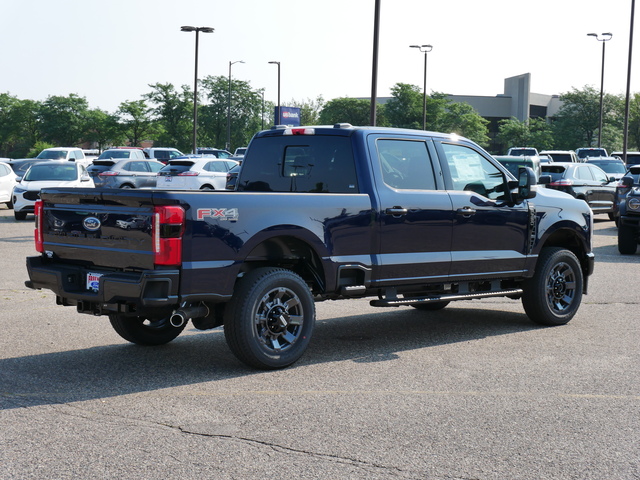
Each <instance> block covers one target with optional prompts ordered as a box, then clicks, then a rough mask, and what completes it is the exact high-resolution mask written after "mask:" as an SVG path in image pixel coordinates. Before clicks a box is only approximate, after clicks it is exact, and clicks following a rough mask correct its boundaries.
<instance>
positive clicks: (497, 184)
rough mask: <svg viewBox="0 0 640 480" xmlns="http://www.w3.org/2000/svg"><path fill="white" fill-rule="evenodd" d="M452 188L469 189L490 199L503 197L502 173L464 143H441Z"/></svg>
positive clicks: (503, 180) (503, 182)
mask: <svg viewBox="0 0 640 480" xmlns="http://www.w3.org/2000/svg"><path fill="white" fill-rule="evenodd" d="M442 149H443V151H444V155H445V158H446V159H447V164H448V166H449V172H450V175H451V182H452V186H451V187H452V189H453V190H464V191H471V192H475V193H477V194H480V195H482V196H484V197H487V198H490V199H492V200H498V199H502V198H504V194H505V192H504V184H505V179H504V175H503V173H502V172H501V171H500V170H499V169H498V167H496V166H495V165H494V164H492V163H491V162H490V161H489V160H487V159H486V158H485V157H483V156H482V155H480V154H479V153H478V152H476V151H475V150H472V149H471V148H469V147H466V146H464V145H454V144H447V143H443V144H442Z"/></svg>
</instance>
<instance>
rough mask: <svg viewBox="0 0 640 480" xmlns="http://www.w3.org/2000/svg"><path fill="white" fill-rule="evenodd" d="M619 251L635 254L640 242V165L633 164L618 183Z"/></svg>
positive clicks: (625, 253) (624, 253)
mask: <svg viewBox="0 0 640 480" xmlns="http://www.w3.org/2000/svg"><path fill="white" fill-rule="evenodd" d="M618 214H619V217H618V251H619V252H620V253H622V254H623V255H633V254H634V253H636V251H637V250H638V242H640V165H637V166H632V167H631V168H630V169H629V172H628V173H627V174H626V175H625V176H624V177H622V179H621V180H620V184H619V185H618Z"/></svg>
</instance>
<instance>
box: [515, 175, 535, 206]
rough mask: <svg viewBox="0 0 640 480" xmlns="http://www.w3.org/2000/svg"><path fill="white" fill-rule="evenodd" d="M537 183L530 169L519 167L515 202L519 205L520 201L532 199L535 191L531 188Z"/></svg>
mask: <svg viewBox="0 0 640 480" xmlns="http://www.w3.org/2000/svg"><path fill="white" fill-rule="evenodd" d="M536 183H537V180H536V174H535V172H534V171H533V170H532V169H531V168H530V167H520V168H519V169H518V190H517V193H516V194H515V196H514V197H515V198H514V200H515V202H516V203H520V202H521V201H522V200H526V199H528V198H534V197H535V196H536V191H535V190H534V189H533V186H534V185H535V184H536Z"/></svg>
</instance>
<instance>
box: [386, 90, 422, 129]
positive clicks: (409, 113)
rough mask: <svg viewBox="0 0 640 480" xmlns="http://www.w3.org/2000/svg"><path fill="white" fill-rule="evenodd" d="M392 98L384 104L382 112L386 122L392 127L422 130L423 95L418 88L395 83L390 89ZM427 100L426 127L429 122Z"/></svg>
mask: <svg viewBox="0 0 640 480" xmlns="http://www.w3.org/2000/svg"><path fill="white" fill-rule="evenodd" d="M391 95H392V98H391V99H390V100H389V101H388V102H387V103H386V104H385V106H384V111H385V117H386V119H387V122H388V123H389V125H390V126H392V127H398V128H412V129H415V130H419V129H422V120H423V118H422V110H423V104H424V95H423V94H422V92H421V91H420V87H417V86H416V85H409V84H407V83H396V84H395V85H394V86H393V87H392V88H391ZM429 103H430V102H429V99H427V127H428V128H430V127H429V125H431V124H432V121H433V119H431V120H432V121H431V122H430V121H429V112H428V109H429Z"/></svg>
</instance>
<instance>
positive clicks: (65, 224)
mask: <svg viewBox="0 0 640 480" xmlns="http://www.w3.org/2000/svg"><path fill="white" fill-rule="evenodd" d="M41 196H42V200H43V202H44V209H43V221H42V229H43V241H44V245H43V247H44V252H45V255H46V256H47V257H49V258H51V259H54V260H55V259H64V260H70V261H72V262H73V263H76V264H85V265H99V266H101V267H111V268H117V269H152V268H153V251H152V249H153V242H152V232H151V228H152V219H153V208H154V205H153V194H152V192H151V191H143V190H105V191H99V190H95V189H86V190H84V189H45V190H43V192H42V195H41Z"/></svg>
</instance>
